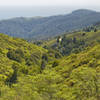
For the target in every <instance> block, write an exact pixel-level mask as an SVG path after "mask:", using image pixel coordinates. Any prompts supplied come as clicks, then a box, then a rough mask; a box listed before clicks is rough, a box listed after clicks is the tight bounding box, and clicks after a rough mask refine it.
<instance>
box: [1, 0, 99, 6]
mask: <svg viewBox="0 0 100 100" xmlns="http://www.w3.org/2000/svg"><path fill="white" fill-rule="evenodd" d="M0 5H1V6H44V5H46V6H48V5H49V6H50V5H52V6H53V5H66V6H67V5H79V6H80V5H95V6H99V5H100V0H0Z"/></svg>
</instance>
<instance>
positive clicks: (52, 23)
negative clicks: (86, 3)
mask: <svg viewBox="0 0 100 100" xmlns="http://www.w3.org/2000/svg"><path fill="white" fill-rule="evenodd" d="M99 21H100V13H99V12H95V11H91V10H84V9H81V10H76V11H73V12H72V13H70V14H67V15H58V16H51V17H40V18H23V17H22V18H14V19H9V20H3V21H0V32H1V33H5V34H8V35H11V36H14V37H22V38H34V39H45V38H49V37H52V36H56V35H59V34H61V33H63V32H66V31H71V30H75V29H80V28H83V27H86V26H89V25H91V24H95V23H96V22H99Z"/></svg>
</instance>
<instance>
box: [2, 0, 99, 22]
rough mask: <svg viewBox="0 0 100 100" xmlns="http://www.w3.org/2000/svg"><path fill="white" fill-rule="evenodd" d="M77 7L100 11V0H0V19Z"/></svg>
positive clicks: (32, 15)
mask: <svg viewBox="0 0 100 100" xmlns="http://www.w3.org/2000/svg"><path fill="white" fill-rule="evenodd" d="M77 9H90V10H96V11H99V12H100V0H0V20H2V19H8V18H13V17H34V16H53V15H60V14H68V13H70V12H72V11H73V10H77Z"/></svg>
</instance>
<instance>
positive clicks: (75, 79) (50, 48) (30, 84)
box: [0, 26, 100, 100]
mask: <svg viewBox="0 0 100 100" xmlns="http://www.w3.org/2000/svg"><path fill="white" fill-rule="evenodd" d="M36 44H37V45H39V46H37V45H36ZM0 100H100V30H99V26H98V27H97V26H93V27H87V28H85V29H83V30H82V31H79V32H74V34H73V33H72V34H69V35H68V34H64V35H61V36H58V37H55V38H54V39H52V40H48V41H37V42H35V44H32V43H28V42H27V41H25V40H23V39H19V38H12V37H9V36H7V35H4V34H0Z"/></svg>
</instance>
